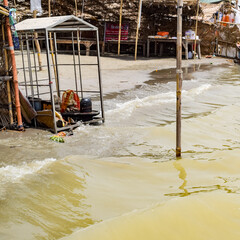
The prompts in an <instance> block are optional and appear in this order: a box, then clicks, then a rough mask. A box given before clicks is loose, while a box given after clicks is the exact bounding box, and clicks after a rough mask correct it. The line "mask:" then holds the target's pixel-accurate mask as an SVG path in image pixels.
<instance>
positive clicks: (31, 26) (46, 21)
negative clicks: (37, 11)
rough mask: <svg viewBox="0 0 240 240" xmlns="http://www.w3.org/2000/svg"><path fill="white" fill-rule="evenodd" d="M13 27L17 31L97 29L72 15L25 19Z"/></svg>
mask: <svg viewBox="0 0 240 240" xmlns="http://www.w3.org/2000/svg"><path fill="white" fill-rule="evenodd" d="M15 26H16V30H17V31H32V30H37V31H38V30H60V29H64V30H65V31H68V30H74V29H80V30H97V27H95V26H93V25H92V24H90V23H88V22H86V21H84V20H83V19H81V18H77V17H75V16H73V15H69V16H58V17H44V18H31V19H26V20H24V21H22V22H20V23H17V24H16V25H15Z"/></svg>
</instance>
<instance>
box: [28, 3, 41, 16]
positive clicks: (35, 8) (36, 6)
mask: <svg viewBox="0 0 240 240" xmlns="http://www.w3.org/2000/svg"><path fill="white" fill-rule="evenodd" d="M30 4H31V12H33V11H37V12H38V13H40V14H41V13H42V4H41V0H31V1H30Z"/></svg>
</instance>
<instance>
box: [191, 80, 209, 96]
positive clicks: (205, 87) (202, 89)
mask: <svg viewBox="0 0 240 240" xmlns="http://www.w3.org/2000/svg"><path fill="white" fill-rule="evenodd" d="M211 86H212V85H211V84H209V83H207V84H203V85H201V86H199V87H198V88H194V89H191V90H189V91H188V94H190V95H192V96H198V95H200V94H202V93H203V92H205V91H206V90H208V89H209V88H211Z"/></svg>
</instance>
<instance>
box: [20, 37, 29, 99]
mask: <svg viewBox="0 0 240 240" xmlns="http://www.w3.org/2000/svg"><path fill="white" fill-rule="evenodd" d="M20 45H21V54H22V65H23V76H24V82H25V92H26V97H27V98H28V90H27V78H26V68H25V59H24V53H23V51H24V49H23V39H22V34H21V35H20Z"/></svg>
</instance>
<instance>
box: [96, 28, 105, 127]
mask: <svg viewBox="0 0 240 240" xmlns="http://www.w3.org/2000/svg"><path fill="white" fill-rule="evenodd" d="M96 38H97V39H96V40H97V63H98V79H99V89H100V101H101V111H102V118H103V123H104V122H105V114H104V106H103V94H102V75H101V67H100V47H99V35H98V30H96Z"/></svg>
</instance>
